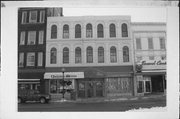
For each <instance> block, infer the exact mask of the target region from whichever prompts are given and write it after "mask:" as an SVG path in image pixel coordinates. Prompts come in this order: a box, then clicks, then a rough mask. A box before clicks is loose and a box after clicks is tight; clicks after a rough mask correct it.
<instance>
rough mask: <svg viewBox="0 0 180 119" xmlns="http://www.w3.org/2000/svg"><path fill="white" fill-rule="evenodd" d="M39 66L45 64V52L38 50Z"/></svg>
mask: <svg viewBox="0 0 180 119" xmlns="http://www.w3.org/2000/svg"><path fill="white" fill-rule="evenodd" d="M38 66H43V52H38Z"/></svg>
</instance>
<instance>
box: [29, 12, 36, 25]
mask: <svg viewBox="0 0 180 119" xmlns="http://www.w3.org/2000/svg"><path fill="white" fill-rule="evenodd" d="M29 14H30V16H29V23H36V22H37V11H30V13H29Z"/></svg>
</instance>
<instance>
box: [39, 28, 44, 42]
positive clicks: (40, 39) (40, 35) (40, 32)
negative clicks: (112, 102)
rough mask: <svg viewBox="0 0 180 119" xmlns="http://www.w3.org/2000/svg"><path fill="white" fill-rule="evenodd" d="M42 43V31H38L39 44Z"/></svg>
mask: <svg viewBox="0 0 180 119" xmlns="http://www.w3.org/2000/svg"><path fill="white" fill-rule="evenodd" d="M43 41H44V31H39V44H43Z"/></svg>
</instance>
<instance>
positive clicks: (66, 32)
mask: <svg viewBox="0 0 180 119" xmlns="http://www.w3.org/2000/svg"><path fill="white" fill-rule="evenodd" d="M63 38H69V26H68V25H67V24H66V25H64V26H63Z"/></svg>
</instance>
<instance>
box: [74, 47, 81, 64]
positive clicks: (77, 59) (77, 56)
mask: <svg viewBox="0 0 180 119" xmlns="http://www.w3.org/2000/svg"><path fill="white" fill-rule="evenodd" d="M81 59H82V58H81V48H80V47H77V48H76V49H75V63H81V62H82V61H81Z"/></svg>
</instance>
